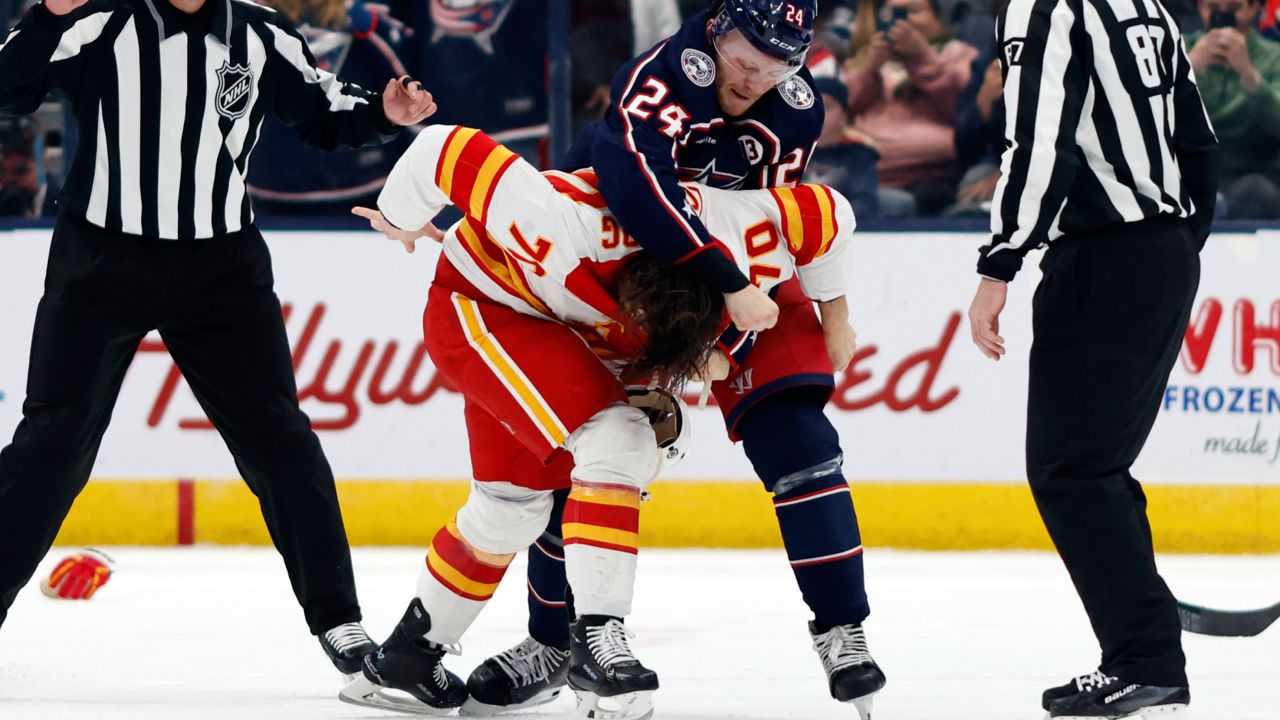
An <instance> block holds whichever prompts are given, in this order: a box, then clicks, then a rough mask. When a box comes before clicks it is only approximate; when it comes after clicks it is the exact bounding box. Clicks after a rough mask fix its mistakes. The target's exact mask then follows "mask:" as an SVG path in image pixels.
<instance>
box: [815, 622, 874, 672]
mask: <svg viewBox="0 0 1280 720" xmlns="http://www.w3.org/2000/svg"><path fill="white" fill-rule="evenodd" d="M813 649H814V650H816V651H817V653H818V657H819V658H820V659H821V660H822V666H823V668H824V669H825V670H826V671H827V673H828V674H830V673H831V672H832V671H834V670H839V669H840V668H844V667H848V666H850V665H861V664H868V663H871V662H873V660H872V659H871V652H870V651H869V650H868V649H867V636H866V634H865V633H864V632H863V631H862V626H861V625H837V626H835V627H833V628H831V629H830V630H828V631H827V632H824V633H822V634H821V635H815V636H814V638H813Z"/></svg>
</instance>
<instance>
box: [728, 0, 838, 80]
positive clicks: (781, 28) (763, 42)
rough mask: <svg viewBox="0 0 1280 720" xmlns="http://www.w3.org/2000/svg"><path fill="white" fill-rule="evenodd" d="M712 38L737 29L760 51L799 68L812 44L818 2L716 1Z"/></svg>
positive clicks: (782, 0) (781, 0)
mask: <svg viewBox="0 0 1280 720" xmlns="http://www.w3.org/2000/svg"><path fill="white" fill-rule="evenodd" d="M716 5H717V6H719V8H720V11H719V13H718V14H716V15H715V16H714V17H713V19H712V23H711V34H712V36H717V35H723V34H725V33H727V32H729V31H731V30H739V31H741V32H742V34H743V35H744V36H746V38H747V40H749V41H751V44H752V45H754V46H755V47H756V48H757V49H759V50H760V51H761V52H763V53H765V54H766V55H768V56H770V57H775V58H777V59H779V60H782V61H784V62H786V63H787V64H788V65H790V66H791V67H793V68H796V69H799V68H800V66H802V65H804V59H805V55H806V54H807V53H808V52H809V46H810V45H812V44H813V21H814V20H815V19H816V16H817V14H818V0H718V1H717V3H716Z"/></svg>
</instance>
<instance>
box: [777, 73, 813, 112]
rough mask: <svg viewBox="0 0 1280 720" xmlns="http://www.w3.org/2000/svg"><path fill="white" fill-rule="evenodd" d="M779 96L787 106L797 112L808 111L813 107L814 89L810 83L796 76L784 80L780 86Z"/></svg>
mask: <svg viewBox="0 0 1280 720" xmlns="http://www.w3.org/2000/svg"><path fill="white" fill-rule="evenodd" d="M778 94H779V95H781V96H782V99H783V100H786V101H787V104H788V105H790V106H791V107H793V108H795V109H797V110H808V109H809V108H811V107H813V88H811V87H809V83H807V82H805V81H804V78H801V77H799V76H796V75H792V76H791V77H789V78H787V79H786V80H783V81H782V82H781V83H780V84H779V85H778Z"/></svg>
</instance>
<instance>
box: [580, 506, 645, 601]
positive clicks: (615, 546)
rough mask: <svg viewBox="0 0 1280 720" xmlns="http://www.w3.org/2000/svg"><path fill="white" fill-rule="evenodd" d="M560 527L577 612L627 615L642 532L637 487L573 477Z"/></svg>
mask: <svg viewBox="0 0 1280 720" xmlns="http://www.w3.org/2000/svg"><path fill="white" fill-rule="evenodd" d="M561 527H562V530H563V533H564V560H565V573H566V575H568V577H569V585H570V587H572V588H573V602H574V609H575V611H576V612H577V613H578V614H579V615H613V616H616V617H625V616H627V615H628V614H630V612H631V596H632V594H633V592H634V587H635V572H636V552H637V547H638V546H639V537H640V491H639V489H637V488H634V487H630V486H626V485H603V484H602V485H594V484H586V483H580V482H575V483H574V485H573V490H572V491H570V493H569V500H568V502H566V503H565V506H564V523H563V525H562V526H561Z"/></svg>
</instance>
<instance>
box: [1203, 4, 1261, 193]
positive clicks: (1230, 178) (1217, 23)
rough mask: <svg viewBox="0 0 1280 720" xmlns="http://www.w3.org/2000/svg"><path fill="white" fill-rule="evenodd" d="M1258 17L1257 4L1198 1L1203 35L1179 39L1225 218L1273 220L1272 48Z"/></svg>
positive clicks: (1259, 8) (1258, 5)
mask: <svg viewBox="0 0 1280 720" xmlns="http://www.w3.org/2000/svg"><path fill="white" fill-rule="evenodd" d="M1260 10H1261V1H1260V0H1200V18H1201V20H1203V21H1204V25H1205V27H1206V28H1208V30H1207V31H1205V32H1199V33H1193V34H1191V35H1189V36H1188V37H1187V41H1188V43H1189V44H1190V47H1191V50H1190V58H1191V66H1192V67H1193V68H1194V69H1195V74H1196V81H1197V83H1198V84H1199V86H1200V96H1201V97H1202V98H1204V104H1205V108H1206V109H1207V110H1208V111H1209V119H1210V120H1211V121H1212V122H1213V127H1214V130H1215V131H1216V132H1217V133H1218V140H1219V141H1220V142H1221V147H1222V170H1221V172H1220V174H1219V187H1221V188H1222V189H1223V190H1222V192H1223V200H1225V204H1226V208H1225V214H1226V215H1227V216H1228V217H1233V218H1275V217H1280V166H1278V165H1277V159H1278V158H1280V44H1277V43H1275V42H1272V41H1270V40H1267V39H1265V38H1263V37H1262V36H1261V35H1259V34H1258V32H1257V30H1256V29H1255V27H1256V25H1257V22H1258V14H1259V11H1260Z"/></svg>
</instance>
